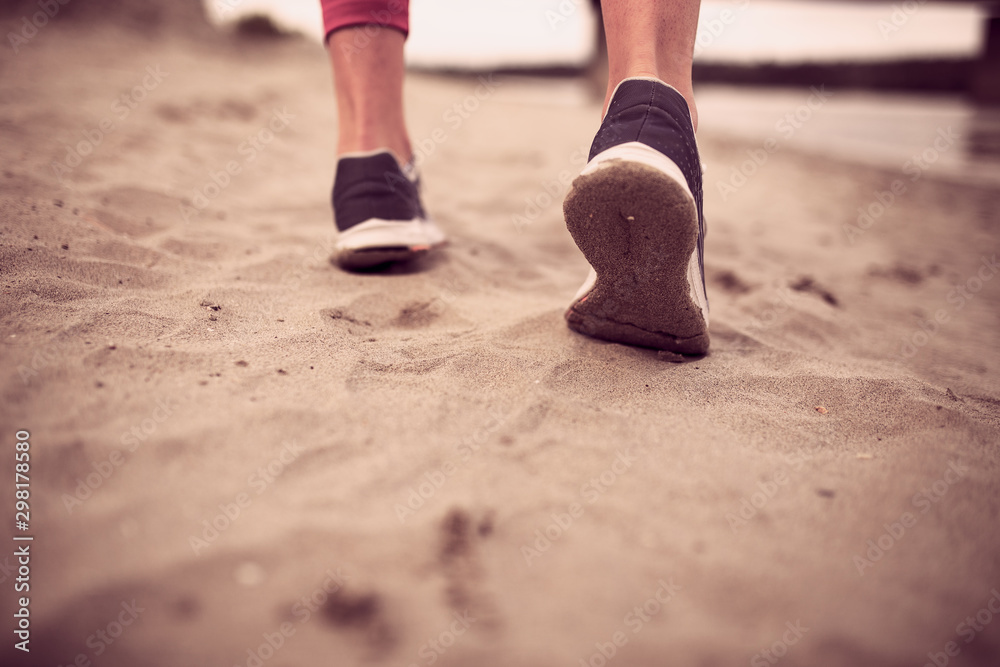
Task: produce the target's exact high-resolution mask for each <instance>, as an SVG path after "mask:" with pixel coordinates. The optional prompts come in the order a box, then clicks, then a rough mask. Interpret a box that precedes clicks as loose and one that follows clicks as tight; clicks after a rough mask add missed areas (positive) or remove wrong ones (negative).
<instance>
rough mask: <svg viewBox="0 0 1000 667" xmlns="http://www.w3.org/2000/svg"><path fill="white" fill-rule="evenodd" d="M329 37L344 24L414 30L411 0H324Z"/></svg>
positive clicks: (406, 32) (324, 25)
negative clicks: (411, 16)
mask: <svg viewBox="0 0 1000 667" xmlns="http://www.w3.org/2000/svg"><path fill="white" fill-rule="evenodd" d="M320 4H321V5H322V6H323V27H324V35H325V37H326V39H329V38H330V33H332V32H333V31H334V30H339V29H341V28H348V27H350V26H357V25H380V26H385V27H388V28H395V29H396V30H399V31H400V32H402V33H403V34H404V35H406V34H409V32H410V0H320Z"/></svg>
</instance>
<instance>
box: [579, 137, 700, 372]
mask: <svg viewBox="0 0 1000 667" xmlns="http://www.w3.org/2000/svg"><path fill="white" fill-rule="evenodd" d="M611 150H614V149H611ZM599 158H600V156H598V157H596V158H595V162H596V161H598V160H599ZM671 164H672V163H671ZM678 171H679V170H678ZM563 211H564V214H565V217H566V226H567V227H568V228H569V231H570V234H572V236H573V239H574V240H575V241H576V243H577V245H578V246H579V247H580V250H581V251H582V252H583V254H584V256H585V257H586V258H587V261H588V262H590V265H591V266H592V267H593V268H594V272H595V274H596V279H593V280H592V285H591V286H590V288H589V289H586V288H587V286H586V285H585V286H584V290H581V291H582V292H583V293H582V294H581V295H579V296H578V298H577V300H576V301H574V303H573V304H572V305H571V306H570V308H569V310H568V311H567V312H566V320H567V322H568V324H569V326H570V328H571V329H573V330H574V331H577V332H579V333H582V334H585V335H588V336H592V337H594V338H600V339H603V340H609V341H614V342H618V343H626V344H629V345H638V346H642V347H650V348H655V349H661V350H670V351H672V352H677V353H680V354H704V353H705V352H707V351H708V343H709V336H708V321H707V312H706V311H707V305H705V306H704V307H703V306H702V305H701V304H699V303H698V302H699V301H701V300H702V299H701V296H702V294H703V292H702V287H701V283H700V279H701V276H700V273H701V272H700V268H699V267H698V266H697V252H696V247H697V243H698V212H697V209H696V207H695V202H694V198H693V197H692V195H691V193H690V190H689V189H688V188H687V186H686V184H685V183H684V182H683V181H682V180H678V179H677V177H676V176H674V175H672V174H670V173H666V172H665V171H664V170H662V169H658V168H656V167H654V166H650V165H648V164H644V163H642V162H638V161H632V160H628V159H608V160H603V161H601V162H600V164H599V165H598V168H590V167H589V166H588V168H587V169H584V171H583V173H582V174H581V176H579V177H578V178H577V179H576V180H575V181H574V182H573V187H572V189H571V190H570V193H569V195H568V196H567V197H566V201H565V203H564V204H563ZM692 264H695V266H692ZM695 280H697V281H698V283H697V284H692V283H693V282H695Z"/></svg>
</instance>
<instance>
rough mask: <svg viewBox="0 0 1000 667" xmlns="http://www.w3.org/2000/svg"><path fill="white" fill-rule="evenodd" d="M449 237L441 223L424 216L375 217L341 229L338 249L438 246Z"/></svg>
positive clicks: (341, 250)
mask: <svg viewBox="0 0 1000 667" xmlns="http://www.w3.org/2000/svg"><path fill="white" fill-rule="evenodd" d="M444 240H445V236H444V232H442V231H441V230H440V229H439V228H438V226H437V225H435V224H434V223H433V222H431V221H430V220H426V219H424V218H413V219H412V220H382V219H379V218H372V219H370V220H365V221H364V222H362V223H360V224H357V225H354V226H353V227H351V228H350V229H347V230H346V231H343V232H340V234H339V235H338V236H337V242H336V244H335V246H334V248H335V249H336V250H337V251H338V252H343V251H350V250H364V249H366V248H384V247H390V246H406V247H410V248H413V247H418V246H428V247H431V246H436V245H440V244H441V243H444Z"/></svg>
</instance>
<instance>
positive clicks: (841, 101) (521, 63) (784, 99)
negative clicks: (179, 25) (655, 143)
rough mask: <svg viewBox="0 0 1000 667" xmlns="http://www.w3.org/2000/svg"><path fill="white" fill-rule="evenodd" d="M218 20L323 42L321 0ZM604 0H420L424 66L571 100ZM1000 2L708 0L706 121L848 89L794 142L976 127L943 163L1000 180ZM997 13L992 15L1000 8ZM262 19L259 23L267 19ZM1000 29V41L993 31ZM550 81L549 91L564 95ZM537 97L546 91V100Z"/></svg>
mask: <svg viewBox="0 0 1000 667" xmlns="http://www.w3.org/2000/svg"><path fill="white" fill-rule="evenodd" d="M204 2H205V7H206V11H207V13H208V15H209V18H210V19H211V21H212V22H213V23H215V24H216V25H218V26H221V27H223V28H234V29H237V30H243V29H247V30H253V29H258V30H259V29H260V26H261V25H262V24H263V23H264V21H263V20H262V17H265V18H266V19H267V20H268V21H271V22H273V25H274V27H275V29H278V30H281V31H287V32H294V33H301V34H303V35H306V36H308V37H309V38H310V39H312V40H315V41H317V42H320V41H321V40H322V32H323V29H322V20H321V16H320V9H319V3H318V2H317V1H316V0H282V1H279V0H204ZM596 4H597V3H596V2H591V0H478V1H477V2H467V1H464V0H414V1H413V2H412V3H411V31H410V37H409V40H408V42H407V46H406V56H407V62H408V64H409V66H410V67H411V68H412V69H416V70H424V71H438V72H441V71H444V72H452V73H463V72H483V71H502V72H505V73H508V74H510V73H513V74H517V73H521V74H532V75H535V76H547V77H553V76H554V77H560V78H565V77H570V78H576V83H577V84H578V85H576V86H573V85H570V86H561V87H560V88H559V90H560V91H561V93H562V96H563V98H564V100H566V101H569V100H571V99H572V98H573V97H574V96H578V95H583V94H586V84H587V83H588V82H589V83H591V84H592V87H593V88H594V89H595V90H597V91H598V92H599V93H600V94H603V86H604V85H605V84H604V82H605V81H606V79H605V77H606V70H605V69H604V66H605V60H604V53H603V34H602V31H601V25H600V15H599V9H597V8H596ZM998 8H1000V3H988V2H962V1H955V2H951V1H940V2H933V1H919V2H918V1H916V0H911V1H910V2H898V3H890V2H843V1H819V0H705V2H703V3H702V9H701V20H700V26H699V30H698V38H697V46H696V50H695V82H696V84H699V114H700V118H701V123H702V128H703V129H706V130H710V131H712V132H713V133H716V132H718V133H721V134H723V135H727V134H728V135H732V136H734V137H735V138H739V139H746V140H751V141H754V142H758V141H763V140H764V139H766V138H767V137H768V136H770V135H771V134H773V133H774V131H775V127H774V125H775V119H776V118H781V117H782V115H783V113H784V112H785V110H787V109H788V108H790V106H791V107H794V106H795V104H797V102H796V100H798V98H799V97H801V95H800V93H799V92H791V91H794V90H795V89H797V88H803V87H805V88H808V87H809V86H813V85H823V86H825V89H826V90H833V91H836V94H835V95H833V96H832V97H831V99H829V101H828V103H824V111H823V114H821V115H818V116H817V117H816V118H815V119H810V122H809V123H807V124H805V125H803V127H802V128H796V129H797V130H801V131H796V132H795V134H794V136H791V137H788V139H789V144H788V145H791V146H795V147H798V148H802V149H806V150H810V151H813V152H817V151H818V152H821V153H824V154H829V155H830V156H832V157H837V158H840V159H848V160H854V161H859V162H863V163H866V164H873V165H876V166H884V167H890V168H899V166H900V165H901V164H903V163H905V162H906V160H908V159H910V158H911V157H912V156H913V155H914V154H916V153H919V151H920V150H922V149H923V148H924V147H926V146H927V144H928V140H933V138H934V135H935V132H936V131H937V130H938V128H941V127H952V128H953V130H954V131H955V133H956V134H958V135H959V136H960V137H962V138H963V141H962V150H960V151H949V152H948V153H946V154H943V155H942V156H941V159H940V161H939V163H935V165H934V171H935V172H936V173H937V174H938V175H941V176H943V177H946V178H955V179H959V180H963V181H968V180H970V179H971V180H973V181H975V182H978V183H983V184H987V185H992V184H1000V162H998V159H1000V113H998V111H997V110H996V105H997V104H998V102H1000V44H998V40H1000V35H998V29H997V25H998V22H1000V20H998V19H997V18H995V17H997V16H1000V9H998ZM991 17H992V18H991ZM254 26H257V28H254ZM991 26H992V31H993V33H994V37H993V40H992V46H991V47H990V48H989V49H988V42H989V41H990V40H989V39H988V34H989V32H990V30H991ZM550 90H552V89H551V88H540V89H539V90H538V93H539V96H542V97H551V95H550V93H549V91H550ZM537 102H544V100H542V99H539V100H537Z"/></svg>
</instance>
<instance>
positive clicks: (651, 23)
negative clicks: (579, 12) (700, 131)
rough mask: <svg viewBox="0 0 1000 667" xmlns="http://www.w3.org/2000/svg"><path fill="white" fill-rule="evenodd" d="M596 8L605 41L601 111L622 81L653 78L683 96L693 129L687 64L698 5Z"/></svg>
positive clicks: (672, 1)
mask: <svg viewBox="0 0 1000 667" xmlns="http://www.w3.org/2000/svg"><path fill="white" fill-rule="evenodd" d="M601 4H602V7H603V13H604V31H605V33H606V34H607V39H608V70H609V73H608V91H607V96H606V97H605V98H604V107H605V109H607V106H608V103H609V102H610V101H611V93H612V92H614V89H615V86H617V85H618V84H619V83H620V82H621V81H622V79H626V78H628V77H633V76H653V77H656V78H658V79H660V80H662V81H664V82H665V83H668V84H670V85H671V86H673V87H674V88H676V89H677V90H678V91H679V92H680V94H681V95H683V96H684V99H686V100H687V103H688V108H689V109H690V110H691V120H692V121H693V122H694V127H695V129H697V128H698V111H697V110H696V108H695V105H694V88H693V87H692V85H691V62H692V60H693V58H694V40H695V37H696V36H697V31H698V12H699V10H700V8H701V0H604V1H603V2H602V3H601Z"/></svg>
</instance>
